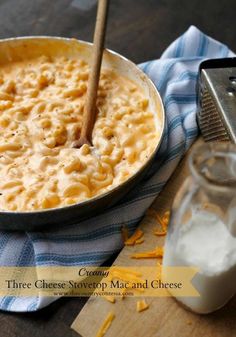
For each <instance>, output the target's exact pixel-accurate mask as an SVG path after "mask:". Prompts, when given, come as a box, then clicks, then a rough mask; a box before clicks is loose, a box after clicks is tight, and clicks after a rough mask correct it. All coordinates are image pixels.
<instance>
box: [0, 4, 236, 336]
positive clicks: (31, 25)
mask: <svg viewBox="0 0 236 337" xmlns="http://www.w3.org/2000/svg"><path fill="white" fill-rule="evenodd" d="M110 2H111V6H110V12H109V22H108V32H107V39H106V46H107V47H108V48H111V49H113V50H115V51H117V52H119V53H121V54H123V55H124V56H126V57H128V58H130V59H131V60H133V61H134V62H137V63H138V62H142V61H145V60H149V59H155V58H158V57H159V56H160V55H161V53H162V52H163V50H164V49H165V48H166V47H167V46H168V45H169V44H170V42H172V41H173V40H174V39H175V38H177V37H178V35H180V34H181V33H183V32H184V31H185V30H186V29H187V28H188V27H189V26H190V25H196V26H197V27H198V28H200V29H201V30H203V31H204V32H205V33H207V34H209V35H211V36H212V37H214V38H216V39H218V40H221V41H222V42H224V43H226V44H228V45H229V46H230V48H231V49H233V50H236V25H235V13H236V1H235V0H227V1H215V0H204V1H202V0H110ZM95 3H96V1H95V0H0V38H5V37H13V36H27V35H55V36H66V37H75V38H79V39H82V40H88V41H91V40H92V36H93V29H94V20H95V15H96V6H95ZM110 262H111V261H110ZM85 302H86V299H83V298H64V299H61V300H58V301H57V302H55V303H53V304H52V305H50V306H49V307H47V308H45V309H43V310H41V311H39V312H36V313H27V314H26V313H24V314H15V313H5V312H1V313H0V337H13V336H14V337H15V336H17V337H32V336H34V337H38V336H44V337H52V336H53V337H60V336H63V337H66V336H78V335H77V334H76V333H75V332H73V331H72V330H71V329H70V325H71V323H72V322H73V320H74V318H75V317H76V316H77V314H78V313H79V311H80V310H81V308H82V307H83V305H84V304H85ZM127 337H129V336H127Z"/></svg>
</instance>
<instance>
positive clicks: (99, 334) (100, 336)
mask: <svg viewBox="0 0 236 337" xmlns="http://www.w3.org/2000/svg"><path fill="white" fill-rule="evenodd" d="M114 318H115V314H114V313H113V312H110V313H109V314H108V315H107V317H106V319H105V320H104V322H103V323H102V325H101V327H100V329H99V330H98V332H97V335H96V337H103V336H104V335H105V333H106V332H107V330H108V329H109V327H110V325H111V323H112V321H113V320H114Z"/></svg>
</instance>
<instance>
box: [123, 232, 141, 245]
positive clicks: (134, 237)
mask: <svg viewBox="0 0 236 337" xmlns="http://www.w3.org/2000/svg"><path fill="white" fill-rule="evenodd" d="M143 234H144V233H143V231H142V230H141V229H137V230H136V231H135V233H134V234H133V235H132V236H131V237H130V238H129V239H128V240H126V241H125V245H126V246H133V245H135V243H136V241H137V240H139V239H140V238H141V237H142V236H143Z"/></svg>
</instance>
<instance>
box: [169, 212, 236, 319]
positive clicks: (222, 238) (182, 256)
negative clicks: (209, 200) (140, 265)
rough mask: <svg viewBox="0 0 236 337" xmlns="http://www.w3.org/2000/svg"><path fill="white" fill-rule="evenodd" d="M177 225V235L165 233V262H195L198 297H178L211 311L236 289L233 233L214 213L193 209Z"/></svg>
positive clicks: (196, 308)
mask: <svg viewBox="0 0 236 337" xmlns="http://www.w3.org/2000/svg"><path fill="white" fill-rule="evenodd" d="M191 210H192V212H191V213H192V214H191V217H190V218H189V219H188V221H187V222H186V223H185V224H184V226H179V227H178V234H177V235H178V237H177V238H176V237H175V240H174V235H173V233H172V234H171V235H172V236H173V237H167V240H166V244H165V255H164V260H163V265H164V266H195V267H197V268H199V272H198V273H197V274H196V275H195V276H194V278H193V280H192V283H193V285H194V287H195V288H196V289H197V291H198V292H199V293H200V296H199V297H178V298H177V299H178V300H179V301H180V302H181V303H182V304H184V305H185V306H187V307H188V308H189V309H191V310H192V311H195V312H197V313H204V314H205V313H210V312H213V311H215V310H217V309H219V308H220V307H222V306H223V305H224V304H226V303H227V302H228V300H229V299H230V298H231V297H232V296H233V295H234V294H235V293H236V237H234V236H233V235H232V230H229V229H228V227H227V224H225V223H224V222H223V219H221V218H220V217H219V216H218V215H217V214H216V213H212V212H209V211H207V210H204V209H197V208H196V206H195V207H193V208H192V209H191Z"/></svg>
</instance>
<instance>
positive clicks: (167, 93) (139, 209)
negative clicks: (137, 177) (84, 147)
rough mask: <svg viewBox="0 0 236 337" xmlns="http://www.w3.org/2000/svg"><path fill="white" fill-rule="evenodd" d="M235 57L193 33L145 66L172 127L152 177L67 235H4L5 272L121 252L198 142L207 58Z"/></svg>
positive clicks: (87, 261) (0, 236) (17, 302)
mask: <svg viewBox="0 0 236 337" xmlns="http://www.w3.org/2000/svg"><path fill="white" fill-rule="evenodd" d="M226 56H233V53H232V52H231V51H230V50H229V49H228V48H227V46H225V45H223V44H221V43H219V42H217V41H215V40H213V39H212V38H210V37H207V36H206V35H204V34H203V33H201V32H200V31H199V30H198V29H197V28H195V27H193V26H192V27H190V28H189V29H188V30H187V32H186V33H185V34H183V35H182V36H181V37H180V38H178V39H177V40H176V41H174V42H173V43H172V44H171V45H170V46H169V47H168V48H167V50H166V51H165V52H164V54H163V55H162V57H161V58H160V59H159V60H155V61H150V62H146V63H143V64H141V65H140V67H141V68H142V69H143V71H144V72H146V73H147V74H148V75H149V76H150V77H151V79H152V80H153V82H154V83H155V85H156V86H157V88H158V89H159V91H160V93H161V96H162V98H163V101H164V105H165V109H166V115H167V126H166V129H165V134H164V139H163V142H162V145H161V148H160V150H159V152H158V154H157V156H156V159H155V162H154V164H153V166H152V169H151V172H150V174H149V177H148V178H146V179H145V180H144V181H143V182H142V183H140V184H139V186H137V187H136V188H135V189H134V190H133V191H132V192H131V193H129V194H128V195H127V197H126V198H125V200H124V199H123V201H122V202H121V203H120V204H119V205H117V206H115V207H113V208H111V209H109V210H107V211H105V212H104V213H103V214H101V215H98V216H96V217H93V218H90V219H89V220H86V221H82V222H80V223H79V219H78V223H79V225H78V224H76V225H73V226H68V227H67V228H66V229H60V230H58V231H56V232H55V231H53V232H40V233H29V232H27V233H9V232H1V233H0V266H15V265H17V266H47V265H63V266H75V265H100V264H102V263H104V262H105V261H106V260H107V259H108V258H109V257H110V256H111V255H112V254H113V253H115V252H118V251H119V250H120V249H121V248H122V241H121V235H120V228H121V225H123V224H125V225H126V226H127V227H128V228H129V229H130V230H131V231H133V230H134V229H135V228H136V226H137V224H138V222H139V220H140V219H141V218H142V216H143V215H144V212H145V211H146V209H147V208H148V207H149V206H150V205H151V203H152V202H153V200H154V199H155V197H156V196H157V195H158V193H159V192H160V190H161V189H162V187H163V186H164V185H165V183H166V181H167V180H168V179H169V177H170V176H171V174H172V172H173V171H174V169H175V168H176V166H177V165H178V163H179V161H180V159H181V157H182V156H183V154H184V153H185V151H186V150H187V149H188V148H189V146H190V145H191V144H192V143H193V141H194V140H195V139H196V137H197V134H198V128H197V124H196V80H197V72H198V66H199V63H200V62H201V61H203V60H204V59H206V58H219V57H226ZM54 300H55V298H46V297H45V298H39V297H27V298H16V297H4V298H0V309H2V310H8V311H35V310H38V309H40V308H42V307H44V306H46V305H48V304H49V303H51V302H53V301H54Z"/></svg>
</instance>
